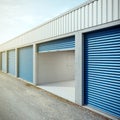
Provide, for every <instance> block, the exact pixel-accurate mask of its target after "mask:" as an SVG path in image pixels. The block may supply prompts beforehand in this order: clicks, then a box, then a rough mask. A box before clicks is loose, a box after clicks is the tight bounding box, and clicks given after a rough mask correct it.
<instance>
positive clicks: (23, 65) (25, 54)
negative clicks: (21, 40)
mask: <svg viewBox="0 0 120 120" xmlns="http://www.w3.org/2000/svg"><path fill="white" fill-rule="evenodd" d="M18 64H19V67H18V76H19V77H20V78H22V79H24V80H27V81H29V82H33V47H32V46H29V47H24V48H20V49H19V50H18Z"/></svg>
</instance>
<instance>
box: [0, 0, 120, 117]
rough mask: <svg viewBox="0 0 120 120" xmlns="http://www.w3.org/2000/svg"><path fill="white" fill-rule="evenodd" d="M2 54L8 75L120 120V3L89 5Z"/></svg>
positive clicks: (98, 0) (102, 0) (100, 0)
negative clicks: (12, 67) (13, 67)
mask: <svg viewBox="0 0 120 120" xmlns="http://www.w3.org/2000/svg"><path fill="white" fill-rule="evenodd" d="M11 50H15V54H13V53H11V52H10V51H11ZM12 52H13V51H12ZM0 53H1V57H2V58H1V65H0V66H2V67H1V70H2V71H3V72H9V73H12V74H13V73H15V76H16V77H20V78H22V79H24V80H26V81H28V82H31V83H33V84H34V85H37V86H39V87H41V88H43V89H45V90H47V91H49V92H51V93H54V94H56V95H58V96H61V97H63V98H65V99H68V100H70V101H72V102H75V103H76V104H79V105H81V106H84V107H85V108H88V109H91V110H94V111H95V112H98V113H100V114H103V115H106V116H107V117H110V118H112V119H114V118H116V119H117V118H118V119H119V118H120V0H89V1H87V2H85V3H84V4H82V5H80V6H78V7H76V8H74V9H72V10H70V11H67V12H65V13H64V14H61V15H60V16H58V17H56V18H54V19H52V20H50V21H48V22H46V23H44V24H42V25H41V26H39V27H36V28H34V29H32V30H30V31H28V32H26V33H24V34H22V35H20V36H18V37H16V38H14V39H12V40H10V41H8V42H6V43H4V44H2V45H0ZM7 55H9V56H7ZM14 55H15V56H14ZM14 57H15V72H14V69H11V66H14V64H13V63H11V60H12V59H13V58H14ZM7 61H8V62H7ZM12 61H13V62H14V59H13V60H12ZM12 64H13V65H12Z"/></svg>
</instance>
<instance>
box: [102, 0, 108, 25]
mask: <svg viewBox="0 0 120 120" xmlns="http://www.w3.org/2000/svg"><path fill="white" fill-rule="evenodd" d="M106 7H107V0H102V23H106V21H107V8H106Z"/></svg>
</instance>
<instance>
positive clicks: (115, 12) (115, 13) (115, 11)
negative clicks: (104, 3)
mask: <svg viewBox="0 0 120 120" xmlns="http://www.w3.org/2000/svg"><path fill="white" fill-rule="evenodd" d="M118 15H119V14H118V0H113V20H117V19H118Z"/></svg>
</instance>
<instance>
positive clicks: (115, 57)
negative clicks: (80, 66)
mask: <svg viewBox="0 0 120 120" xmlns="http://www.w3.org/2000/svg"><path fill="white" fill-rule="evenodd" d="M84 38H85V39H84V45H85V46H84V61H85V62H84V63H85V64H84V78H85V104H86V105H88V106H90V107H93V108H95V109H98V110H100V111H102V112H105V113H107V114H110V115H113V116H115V117H118V118H120V26H116V27H111V28H108V29H103V30H99V31H96V32H91V33H87V34H85V35H84Z"/></svg>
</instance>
